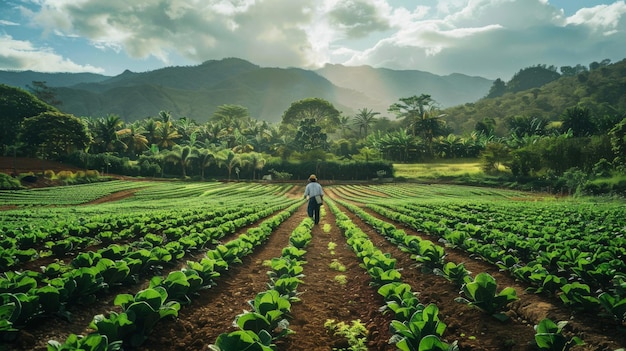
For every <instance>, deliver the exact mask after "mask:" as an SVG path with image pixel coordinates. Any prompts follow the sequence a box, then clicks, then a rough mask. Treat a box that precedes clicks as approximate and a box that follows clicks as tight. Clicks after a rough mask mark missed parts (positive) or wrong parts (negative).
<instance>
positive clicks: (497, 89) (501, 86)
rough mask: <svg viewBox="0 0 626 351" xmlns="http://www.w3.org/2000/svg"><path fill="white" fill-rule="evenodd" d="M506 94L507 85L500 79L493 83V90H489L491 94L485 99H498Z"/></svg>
mask: <svg viewBox="0 0 626 351" xmlns="http://www.w3.org/2000/svg"><path fill="white" fill-rule="evenodd" d="M504 93H506V84H505V83H504V81H503V80H502V79H500V78H498V79H496V80H494V81H493V84H492V85H491V88H490V89H489V93H488V94H487V96H485V98H487V99H493V98H497V97H500V96H502V95H504Z"/></svg>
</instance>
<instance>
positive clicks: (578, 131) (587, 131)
mask: <svg viewBox="0 0 626 351" xmlns="http://www.w3.org/2000/svg"><path fill="white" fill-rule="evenodd" d="M561 120H562V121H563V124H561V129H562V131H567V130H569V129H571V130H572V133H573V134H574V136H575V137H581V136H590V135H593V134H594V133H595V131H596V125H595V124H594V123H593V119H592V116H591V111H590V110H589V109H588V108H586V107H579V106H575V107H570V108H568V109H567V110H565V112H564V113H563V114H562V115H561Z"/></svg>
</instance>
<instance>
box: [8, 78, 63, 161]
mask: <svg viewBox="0 0 626 351" xmlns="http://www.w3.org/2000/svg"><path fill="white" fill-rule="evenodd" d="M0 111H2V114H1V115H0V121H2V128H0V148H1V149H2V150H1V151H2V153H3V154H4V153H5V150H6V147H7V146H10V145H13V144H15V142H16V141H17V134H18V132H19V129H20V123H21V122H22V121H23V120H24V118H28V117H33V116H36V115H38V114H40V113H42V112H46V111H57V109H56V108H54V107H52V106H50V105H48V104H46V103H45V102H43V101H41V100H39V99H37V98H36V97H35V96H34V95H33V94H31V93H29V92H27V91H25V90H22V89H19V88H14V87H10V86H8V85H4V84H0Z"/></svg>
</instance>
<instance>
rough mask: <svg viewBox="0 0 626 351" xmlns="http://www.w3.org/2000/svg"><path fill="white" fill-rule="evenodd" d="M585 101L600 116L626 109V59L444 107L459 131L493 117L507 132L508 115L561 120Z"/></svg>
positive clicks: (618, 112) (499, 131)
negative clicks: (525, 88)
mask: <svg viewBox="0 0 626 351" xmlns="http://www.w3.org/2000/svg"><path fill="white" fill-rule="evenodd" d="M579 104H582V105H583V106H585V107H587V108H589V109H590V110H591V111H592V113H593V114H594V116H595V117H596V118H603V117H604V115H607V114H608V115H615V114H621V115H624V114H625V113H626V59H625V60H622V61H619V62H616V63H613V64H609V65H607V66H603V67H599V68H597V69H593V70H590V71H586V72H581V73H579V74H577V75H575V76H561V77H560V78H558V79H556V80H554V81H551V82H549V83H547V84H544V85H541V86H540V87H536V88H532V89H527V90H524V91H519V92H515V93H506V94H504V95H503V96H500V97H497V98H484V99H480V100H478V101H476V102H472V103H465V104H463V105H459V106H454V107H450V108H447V109H444V110H443V112H444V113H446V115H447V117H446V121H447V123H448V125H449V126H450V127H452V129H453V130H454V131H455V132H456V133H462V132H464V131H465V132H466V131H470V130H473V129H474V127H475V126H476V122H478V121H481V120H483V119H484V118H493V119H494V120H495V122H496V132H497V134H498V135H504V134H506V131H507V126H506V119H507V118H510V117H515V116H528V117H541V118H545V119H547V120H549V121H556V120H559V118H560V116H561V115H562V114H563V112H564V111H565V110H566V109H568V108H570V107H574V106H577V105H579Z"/></svg>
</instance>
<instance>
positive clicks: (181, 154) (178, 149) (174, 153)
mask: <svg viewBox="0 0 626 351" xmlns="http://www.w3.org/2000/svg"><path fill="white" fill-rule="evenodd" d="M196 157H197V154H196V149H193V148H191V147H190V146H180V145H175V146H174V147H173V148H172V150H171V151H170V152H168V153H166V154H165V160H166V161H169V162H172V163H175V164H178V165H180V169H181V172H182V178H183V179H185V178H187V166H189V163H190V162H191V160H192V159H194V158H196Z"/></svg>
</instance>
